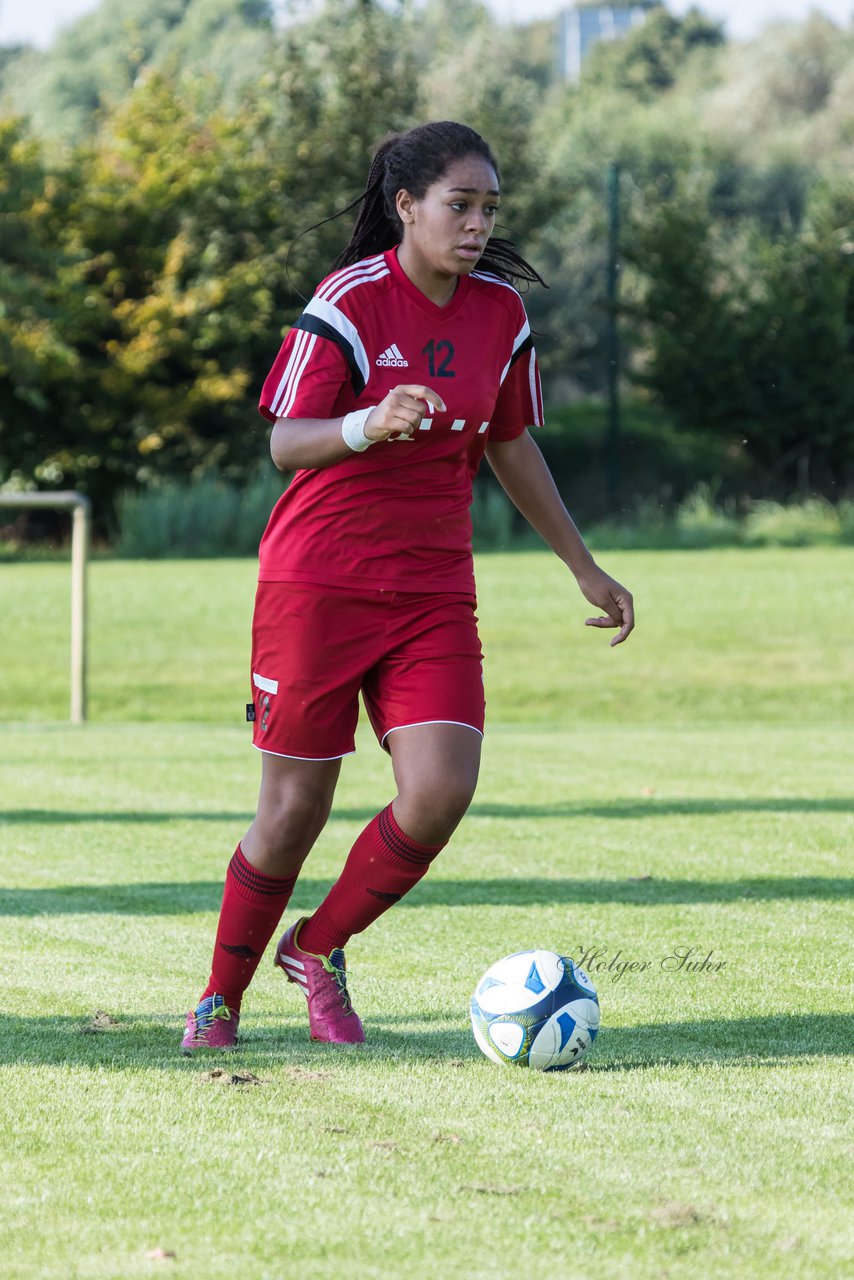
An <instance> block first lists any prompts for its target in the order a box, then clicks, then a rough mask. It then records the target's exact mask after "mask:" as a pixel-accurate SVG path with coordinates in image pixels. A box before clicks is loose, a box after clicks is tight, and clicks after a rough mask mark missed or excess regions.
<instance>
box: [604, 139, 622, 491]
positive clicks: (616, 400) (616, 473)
mask: <svg viewBox="0 0 854 1280" xmlns="http://www.w3.org/2000/svg"><path fill="white" fill-rule="evenodd" d="M619 251H620V166H619V164H617V163H616V162H615V163H612V164H609V165H608V275H607V288H606V298H607V307H608V324H607V329H606V334H605V360H606V364H607V369H606V382H607V387H608V450H607V452H608V503H609V506H610V508H611V514H612V515H613V516H617V515H618V514H619V507H620V335H619V331H618V329H617V296H618V293H619V270H620V263H619Z"/></svg>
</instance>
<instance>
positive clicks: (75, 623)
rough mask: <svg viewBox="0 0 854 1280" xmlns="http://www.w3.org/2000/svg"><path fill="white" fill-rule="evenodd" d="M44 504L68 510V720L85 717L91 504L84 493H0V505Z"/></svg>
mask: <svg viewBox="0 0 854 1280" xmlns="http://www.w3.org/2000/svg"><path fill="white" fill-rule="evenodd" d="M2 507H19V508H29V509H31V508H34V507H47V508H48V509H50V510H54V511H70V512H71V723H72V724H82V723H83V721H84V720H85V719H86V565H87V561H88V559H89V541H90V537H91V528H92V504H91V502H90V501H89V499H88V498H87V497H86V495H85V494H83V493H76V492H74V491H72V490H65V491H62V492H59V493H0V508H2Z"/></svg>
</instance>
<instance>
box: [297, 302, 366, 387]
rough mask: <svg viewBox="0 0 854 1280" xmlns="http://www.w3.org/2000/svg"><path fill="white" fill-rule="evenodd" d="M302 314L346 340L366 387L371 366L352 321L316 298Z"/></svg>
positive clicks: (330, 305) (328, 303) (333, 307)
mask: <svg viewBox="0 0 854 1280" xmlns="http://www.w3.org/2000/svg"><path fill="white" fill-rule="evenodd" d="M303 314H304V315H309V316H317V318H318V320H323V321H325V322H326V324H328V325H330V326H331V328H333V329H334V330H335V332H336V333H340V334H341V337H342V338H344V339H346V341H347V342H348V343H349V344H350V346H351V347H352V349H353V356H354V358H355V361H356V364H357V365H358V366H359V372H360V373H361V375H362V377H363V378H364V380H365V384H366V385H367V383H368V382H369V380H370V377H371V366H370V364H369V363H368V353H367V352H366V351H365V345H364V343H363V342H362V339H361V338H360V336H359V330H358V329H357V328H356V326H355V325H354V324H353V322H352V320H348V318H347V316H345V315H344V312H343V311H339V310H338V308H337V307H336V306H334V305H333V303H331V302H327V301H326V300H325V299H324V298H318V297H317V296H315V297H313V298H312V300H311V302H310V303H309V304H308V306H307V307H306V309H305V312H304V313H303Z"/></svg>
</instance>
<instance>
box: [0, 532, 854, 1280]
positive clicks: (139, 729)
mask: <svg viewBox="0 0 854 1280" xmlns="http://www.w3.org/2000/svg"><path fill="white" fill-rule="evenodd" d="M603 559H604V563H605V564H606V567H607V568H609V570H611V571H612V572H614V573H616V574H617V575H618V576H620V577H622V578H623V579H624V580H625V581H626V582H627V583H628V584H629V585H631V586H632V588H633V589H634V590H635V592H636V595H637V597H638V604H639V618H640V625H639V628H638V632H637V634H636V635H635V636H634V637H633V638H632V640H631V641H630V643H629V644H628V645H626V646H623V647H622V648H621V649H619V650H616V651H610V650H609V649H608V646H607V641H606V639H605V637H604V636H602V635H601V634H596V633H594V632H591V631H589V630H588V631H585V630H584V629H583V628H582V627H581V625H580V624H581V621H582V620H583V618H584V617H585V616H586V614H587V613H588V612H589V610H588V609H587V607H586V606H585V604H584V602H583V601H582V600H580V598H577V597H576V596H575V595H574V594H573V589H572V587H571V584H569V583H566V582H565V579H564V577H563V576H562V573H561V569H560V566H559V565H558V564H557V563H556V562H554V561H553V560H551V559H550V558H549V557H548V556H546V555H538V554H536V553H525V554H517V555H509V556H490V557H485V558H483V560H482V561H481V564H480V569H479V579H480V589H481V607H480V614H481V619H482V623H483V634H484V641H485V645H486V648H487V672H488V675H487V680H488V695H489V706H490V715H491V728H490V731H489V733H488V737H487V742H486V746H485V759H484V769H483V774H482V783H481V787H480V790H479V792H478V796H477V797H476V799H475V802H474V805H473V808H472V812H471V814H470V815H469V817H468V818H467V819H466V821H465V823H464V824H463V826H462V827H461V828H460V830H459V832H458V833H457V835H456V836H455V837H454V840H453V841H452V843H451V845H450V846H449V847H448V849H447V850H446V851H445V852H444V853H443V855H442V857H441V860H440V861H439V862H438V863H437V864H436V866H435V867H434V868H433V871H432V872H431V874H430V876H428V877H427V879H426V880H425V881H424V882H423V883H422V884H421V885H420V886H419V887H418V888H417V889H416V890H415V891H414V892H413V893H412V894H411V895H410V897H409V898H407V899H406V900H405V901H404V903H402V904H401V905H400V906H399V907H397V908H395V909H394V910H393V911H391V912H390V913H389V914H388V915H386V916H385V917H384V918H383V919H382V920H381V921H380V922H378V923H377V924H376V925H375V926H374V927H373V928H372V929H371V930H370V931H369V932H368V933H366V934H365V935H364V936H363V937H362V938H360V939H357V940H355V941H354V942H353V943H352V944H351V947H350V948H349V950H348V956H349V961H350V967H351V972H352V981H351V987H352V990H353V993H354V997H355V999H356V1002H357V1007H358V1008H359V1011H360V1013H361V1014H362V1017H363V1019H364V1021H365V1024H366V1028H367V1031H368V1037H369V1040H368V1044H367V1046H365V1048H364V1049H363V1050H343V1051H341V1050H335V1049H333V1048H331V1047H329V1046H319V1045H312V1044H311V1043H310V1042H309V1041H308V1040H307V1033H306V1024H305V1015H304V1006H303V1003H302V998H301V997H300V996H299V995H298V993H297V992H296V991H295V988H293V987H288V986H287V985H286V984H285V983H284V982H283V980H282V978H281V975H280V974H278V972H276V971H274V970H273V968H272V964H271V963H270V962H269V960H268V961H266V962H265V963H264V964H263V965H262V968H261V970H260V971H259V973H258V976H257V978H256V981H255V983H254V984H253V987H252V989H251V991H250V993H249V995H248V996H247V999H246V1002H245V1004H244V1019H243V1023H242V1028H243V1029H245V1034H244V1036H243V1042H242V1048H241V1049H240V1051H239V1052H238V1053H237V1054H236V1055H235V1056H234V1057H233V1058H232V1059H230V1060H229V1064H228V1070H227V1071H226V1073H225V1074H224V1075H223V1076H221V1077H219V1078H212V1077H211V1070H212V1069H216V1068H217V1065H218V1064H217V1063H215V1062H214V1063H211V1062H210V1061H204V1062H203V1061H199V1060H191V1061H187V1060H184V1059H182V1058H181V1057H180V1056H179V1055H178V1053H177V1043H178V1039H179V1038H180V1031H181V1025H182V1022H183V1015H184V1013H185V1011H186V1009H187V1007H188V1006H189V1005H190V1003H192V1002H193V1000H194V998H195V996H196V994H197V991H198V988H199V985H200V983H201V982H202V981H203V980H204V978H205V976H206V974H207V966H208V963H209V958H210V948H211V943H212V939H213V931H214V926H215V920H216V912H217V907H218V902H219V897H220V893H221V884H222V876H223V874H224V870H225V865H226V863H227V860H228V858H229V856H230V854H231V852H232V850H233V847H234V844H235V842H236V840H237V838H238V837H239V836H240V834H241V833H242V830H243V828H244V826H245V824H246V823H247V822H248V820H249V818H250V816H251V811H252V808H253V805H254V799H255V790H256V786H257V771H258V761H257V756H256V754H255V753H254V752H253V751H252V750H251V748H250V747H249V733H248V727H247V726H246V725H245V724H243V723H241V718H242V707H243V703H244V702H245V701H246V698H247V696H248V694H247V691H246V685H247V681H246V676H245V672H246V664H247V630H248V623H249V616H250V611H251V602H252V593H253V586H254V582H253V579H254V566H253V565H252V564H251V563H250V562H247V561H229V562H211V563H204V562H202V563H196V564H181V563H165V564H163V563H161V564H145V563H136V564H128V563H124V564H123V563H119V562H102V563H98V564H96V565H95V566H94V567H93V570H92V612H91V623H92V680H91V710H92V716H93V721H92V723H91V724H89V725H87V726H85V727H84V728H81V729H73V728H71V727H69V726H67V725H65V724H63V723H62V717H63V716H65V715H66V714H67V703H68V687H67V671H66V667H67V634H66V632H67V609H68V596H67V581H66V579H67V569H66V568H65V567H64V566H62V565H56V564H35V565H33V564H30V565H9V566H4V567H3V568H2V569H0V653H2V660H3V672H4V680H3V690H2V698H3V704H2V710H0V717H2V720H3V722H4V723H3V725H2V727H0V777H2V784H0V786H1V787H2V791H0V804H2V814H0V822H2V829H0V854H2V865H3V868H4V875H3V886H4V887H3V888H2V889H0V914H2V916H3V927H2V929H0V964H2V970H3V974H4V982H3V988H4V997H3V1021H2V1023H0V1028H1V1029H0V1064H2V1065H0V1072H2V1077H1V1078H0V1079H2V1084H0V1135H1V1136H0V1150H2V1162H3V1163H2V1174H3V1187H4V1194H3V1208H2V1209H0V1258H2V1264H0V1273H2V1275H3V1276H4V1277H8V1278H9V1280H35V1278H36V1277H38V1278H39V1280H43V1278H44V1280H47V1278H50V1280H54V1278H56V1280H67V1278H69V1277H70V1278H77V1277H79V1278H80V1280H84V1278H85V1280H89V1278H90V1277H91V1278H92V1280H108V1278H109V1280H135V1278H136V1277H143V1276H145V1277H147V1276H152V1275H163V1276H169V1277H175V1278H176V1280H177V1278H180V1280H207V1278H210V1280H218V1278H219V1277H223V1278H225V1277H229V1278H232V1277H235V1276H239V1277H241V1280H266V1278H268V1277H269V1278H270V1280H273V1278H274V1277H275V1278H276V1280H278V1278H279V1277H282V1276H286V1277H304V1278H306V1280H321V1278H322V1280H326V1278H327V1277H332V1276H337V1275H347V1276H350V1277H354V1278H356V1280H362V1278H363V1277H364V1278H367V1277H381V1276H382V1277H388V1276H391V1277H405V1278H406V1277H413V1278H414V1280H421V1278H422V1277H424V1278H425V1280H426V1278H427V1277H434V1276H438V1275H445V1276H453V1277H457V1276H461V1277H476V1278H477V1280H480V1278H481V1277H482V1278H483V1280H510V1278H511V1277H513V1278H514V1280H515V1277H517V1276H518V1275H519V1274H520V1273H521V1274H523V1275H524V1274H528V1273H531V1274H538V1275H542V1274H552V1275H555V1276H560V1277H563V1276H568V1275H576V1274H580V1275H590V1276H595V1277H603V1278H605V1280H611V1278H612V1277H614V1278H621V1280H622V1278H623V1277H625V1278H626V1280H647V1277H649V1280H653V1278H654V1277H655V1278H658V1277H669V1278H670V1280H696V1278H697V1277H732V1278H733V1280H735V1278H738V1280H742V1278H744V1277H754V1276H756V1277H759V1276H761V1277H763V1278H764V1277H772V1278H773V1277H781V1278H782V1277H795V1278H798V1277H810V1278H811V1280H815V1278H819V1280H822V1278H823V1277H828V1278H830V1277H832V1278H833V1280H838V1278H839V1277H841V1276H843V1275H846V1274H849V1272H848V1271H847V1268H848V1267H849V1266H850V1257H851V1254H852V1246H853V1245H854V1241H852V1232H851V1227H850V1193H849V1188H850V1167H851V1162H852V1155H854V1142H852V1135H851V1127H850V1118H851V1096H852V1072H851V1070H850V1062H851V1052H852V1047H854V992H852V980H851V937H852V912H851V891H852V886H854V878H852V871H851V852H852V847H854V787H852V781H854V730H852V723H854V719H852V710H854V708H852V694H854V678H853V677H854V646H852V645H851V642H850V636H851V634H852V630H854V604H852V597H851V592H850V582H851V577H852V569H854V552H852V551H850V550H845V549H827V550H812V551H800V552H704V553H698V554H693V553H676V554H672V553H671V554H668V553H656V554H653V553H634V554H628V553H626V554H621V555H619V556H613V557H611V556H608V557H605V558H603ZM390 786H391V783H390V773H389V769H388V764H387V761H386V760H385V758H384V756H383V755H382V754H381V753H380V752H379V751H378V750H377V748H376V746H375V744H374V743H373V742H372V741H371V739H370V737H369V735H368V734H366V733H364V734H362V735H361V737H360V740H359V752H358V754H357V755H356V756H355V757H354V758H352V759H350V760H348V761H346V762H345V767H344V771H343V774H342V782H341V786H340V789H339V793H338V797H337V803H336V807H335V810H334V812H333V816H332V819H331V821H330V823H329V825H328V827H327V829H326V831H325V832H324V833H323V835H322V837H321V839H320V841H319V843H318V845H317V847H316V849H315V850H314V852H313V853H312V855H311V857H310V859H309V862H308V863H307V865H306V869H305V876H304V878H303V879H302V880H301V881H300V883H299V885H298V887H297V890H296V893H295V895H294V898H293V900H292V903H291V906H290V907H289V909H288V913H287V916H286V920H287V921H290V920H292V919H293V918H295V916H296V915H298V914H301V913H304V912H306V911H308V910H310V909H311V908H312V907H313V906H314V905H315V903H316V902H317V901H318V898H319V897H320V896H321V895H322V893H323V892H324V890H325V887H326V886H328V885H329V884H330V883H331V881H332V880H333V879H334V877H335V875H336V874H337V870H338V868H339V866H340V863H341V860H342V857H343V854H344V852H345V851H346V849H347V848H348V847H349V844H350V843H351V842H352V840H353V839H354V837H355V836H356V834H357V833H358V831H359V830H360V828H361V826H362V825H363V824H364V822H365V821H366V820H367V819H368V818H369V817H370V816H371V815H372V814H373V813H374V812H375V811H376V809H377V808H379V807H380V806H381V805H382V804H383V803H385V802H386V800H387V799H388V797H389V795H390ZM537 945H540V946H546V947H551V948H554V949H559V950H562V951H565V952H568V953H570V954H574V955H576V956H578V957H580V956H582V955H583V954H585V953H586V957H587V960H588V967H589V968H590V970H591V972H592V974H593V977H594V979H595V980H596V982H597V985H598V988H599V994H600V1001H601V1004H602V1010H603V1030H602V1032H601V1033H600V1036H599V1038H598V1040H597V1042H596V1045H595V1046H594V1049H593V1051H592V1053H591V1055H590V1057H589V1059H588V1066H587V1069H586V1070H585V1071H583V1072H569V1073H565V1074H558V1075H546V1076H541V1075H537V1074H536V1073H530V1072H526V1071H522V1070H517V1069H513V1068H506V1069H503V1068H499V1067H496V1066H494V1065H492V1064H491V1063H489V1062H487V1061H486V1059H484V1058H482V1057H481V1056H480V1054H479V1053H478V1051H477V1049H476V1047H475V1046H474V1043H473V1040H472V1037H471V1034H470V1032H469V1029H468V1021H467V1003H468V998H469V996H470V994H471V990H472V988H473V987H474V984H475V982H476V980H477V978H478V977H479V976H480V973H481V972H482V970H483V969H484V968H486V966H487V965H488V964H489V963H491V962H492V961H493V960H494V959H496V958H498V957H499V956H500V955H502V954H505V953H507V952H510V951H513V950H517V949H520V948H523V947H528V946H537ZM688 948H696V951H695V952H693V954H692V956H691V960H694V961H702V960H703V959H704V958H705V957H707V956H708V954H709V953H710V952H711V957H710V960H709V963H708V965H707V966H706V967H705V968H703V969H700V970H693V971H692V970H689V969H688V967H687V965H683V966H682V967H681V968H676V967H675V966H676V963H677V962H676V961H674V960H672V959H671V957H673V956H675V955H680V954H684V949H688ZM626 962H629V963H632V964H634V965H635V966H636V967H635V968H634V970H629V971H621V966H622V965H624V964H625V963H626ZM715 965H721V966H722V967H719V968H716V969H715V968H713V967H712V966H715ZM641 966H643V967H641ZM99 1011H101V1012H102V1013H103V1014H105V1015H108V1016H106V1017H104V1016H97V1017H96V1014H98V1013H99ZM99 1028H100V1029H99ZM240 1073H243V1074H246V1073H251V1075H252V1076H253V1077H255V1078H257V1081H258V1082H257V1083H255V1082H254V1081H253V1080H249V1081H248V1082H245V1083H239V1082H238V1083H233V1082H232V1077H233V1076H234V1075H236V1074H237V1075H239V1074H240ZM846 1213H848V1216H847V1217H846Z"/></svg>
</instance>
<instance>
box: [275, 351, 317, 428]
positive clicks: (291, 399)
mask: <svg viewBox="0 0 854 1280" xmlns="http://www.w3.org/2000/svg"><path fill="white" fill-rule="evenodd" d="M316 345H317V334H315V333H313V334H311V341H310V342H308V343H306V347H305V352H304V354H303V357H302V359H301V360H300V362H299V365H298V366H297V368H296V369H295V370H294V375H293V377H292V378H291V381H290V383H289V385H288V391H287V395H286V397H285V399H284V400H283V401H282V410H281V414H280V417H282V418H287V416H288V414H289V413H290V411H291V409H293V407H294V403H295V401H296V398H297V394H298V393H299V384H300V378H301V377H302V375H303V373H304V372H305V367H306V365H307V364H308V362H309V360H310V359H311V353H312V351H313V350H314V348H315V346H316Z"/></svg>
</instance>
